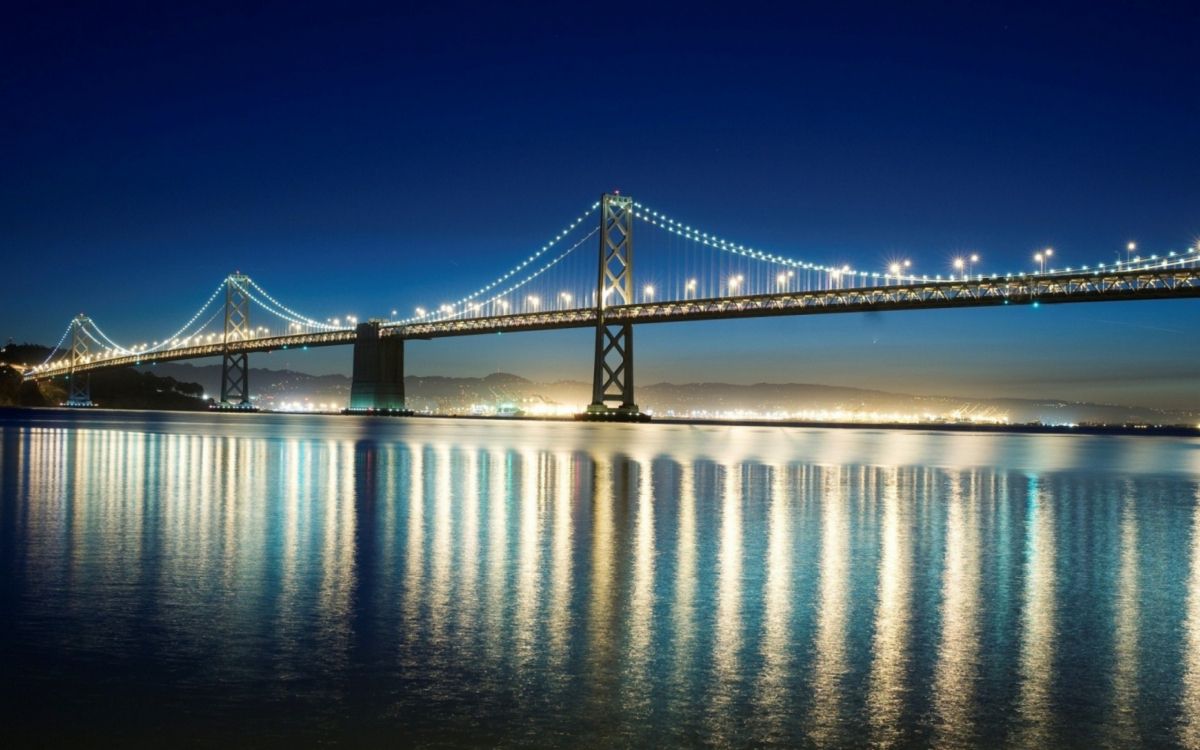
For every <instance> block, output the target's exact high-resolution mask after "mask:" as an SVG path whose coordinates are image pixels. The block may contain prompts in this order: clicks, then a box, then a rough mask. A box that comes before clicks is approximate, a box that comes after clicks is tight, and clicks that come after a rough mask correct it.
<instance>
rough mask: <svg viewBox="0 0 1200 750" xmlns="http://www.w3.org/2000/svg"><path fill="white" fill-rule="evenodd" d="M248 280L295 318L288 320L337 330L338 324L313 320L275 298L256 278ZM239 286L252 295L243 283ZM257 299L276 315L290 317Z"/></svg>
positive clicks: (273, 302)
mask: <svg viewBox="0 0 1200 750" xmlns="http://www.w3.org/2000/svg"><path fill="white" fill-rule="evenodd" d="M246 281H248V282H249V283H250V286H251V287H253V288H254V289H256V290H257V291H258V293H259V294H261V295H262V296H263V297H265V298H266V299H267V300H268V301H269V302H271V304H273V305H274V306H275V307H277V308H279V310H281V311H282V312H283V313H286V315H290V316H292V317H293V318H294V319H293V320H289V321H288V322H291V323H297V324H300V325H307V326H312V327H314V328H324V329H326V330H337V328H338V326H332V325H329V324H327V323H321V322H319V321H316V320H313V319H312V318H310V317H308V316H307V315H303V314H301V313H298V312H296V311H295V310H293V309H291V308H290V307H288V306H287V305H285V304H283V303H282V302H280V301H279V300H277V299H275V298H274V297H272V296H271V295H270V294H268V293H267V290H266V289H263V288H262V287H261V286H259V285H258V282H256V281H255V280H254V279H251V278H249V277H247V278H246ZM234 283H235V284H237V282H234ZM237 287H238V289H241V290H242V291H243V292H245V293H246V295H247V296H250V290H248V289H246V288H245V287H244V286H242V285H241V284H237ZM251 299H255V298H254V297H251ZM255 301H256V302H258V304H259V305H260V306H261V307H263V308H264V309H266V310H268V311H270V312H272V313H274V314H275V315H278V316H279V317H281V318H284V319H285V320H287V319H288V318H287V317H286V315H284V314H281V313H280V312H276V311H275V310H271V308H270V306H268V305H266V304H265V303H263V302H262V301H260V300H257V299H255Z"/></svg>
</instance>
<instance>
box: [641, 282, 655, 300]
mask: <svg viewBox="0 0 1200 750" xmlns="http://www.w3.org/2000/svg"><path fill="white" fill-rule="evenodd" d="M642 297H643V298H645V299H647V300H652V299H654V285H653V284H647V285H646V286H644V287H642Z"/></svg>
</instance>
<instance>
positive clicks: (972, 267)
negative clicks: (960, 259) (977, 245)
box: [967, 253, 979, 276]
mask: <svg viewBox="0 0 1200 750" xmlns="http://www.w3.org/2000/svg"><path fill="white" fill-rule="evenodd" d="M968 260H969V263H968V265H967V275H968V276H971V275H974V273H975V264H976V263H978V262H979V253H971V257H970V258H969V259H968Z"/></svg>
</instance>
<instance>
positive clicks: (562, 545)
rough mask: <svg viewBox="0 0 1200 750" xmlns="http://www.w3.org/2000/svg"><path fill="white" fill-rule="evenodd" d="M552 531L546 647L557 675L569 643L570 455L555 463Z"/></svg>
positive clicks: (571, 545) (572, 471)
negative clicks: (551, 566) (551, 562)
mask: <svg viewBox="0 0 1200 750" xmlns="http://www.w3.org/2000/svg"><path fill="white" fill-rule="evenodd" d="M554 468H555V474H554V508H553V513H554V527H553V538H552V540H551V544H552V553H551V554H552V558H553V560H552V561H553V568H552V569H551V573H550V587H551V590H550V612H549V617H548V621H549V622H548V630H549V638H548V643H547V647H548V649H549V657H550V664H551V667H552V668H553V669H554V670H555V673H556V674H562V673H561V671H560V670H561V669H562V666H563V664H564V662H565V661H566V658H567V647H568V645H569V644H570V639H571V626H572V621H571V592H572V589H573V587H572V585H571V576H572V574H573V570H572V567H573V566H572V564H571V551H572V549H573V547H574V544H575V539H574V530H573V528H572V516H571V512H572V502H571V500H572V497H573V494H574V491H575V487H574V480H575V477H576V475H575V466H574V463H573V461H572V460H571V456H570V454H567V453H563V454H560V455H559V456H557V457H556V459H555V462H554Z"/></svg>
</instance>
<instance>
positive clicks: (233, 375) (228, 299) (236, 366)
mask: <svg viewBox="0 0 1200 750" xmlns="http://www.w3.org/2000/svg"><path fill="white" fill-rule="evenodd" d="M249 281H250V279H249V278H248V277H246V276H245V275H243V274H241V273H234V274H231V275H230V276H228V277H227V278H226V279H225V338H224V352H223V355H222V357H223V358H222V362H221V407H222V408H225V409H250V408H251V405H250V364H249V355H248V354H246V352H245V351H239V352H231V351H230V350H229V346H230V344H232V343H234V342H237V341H246V340H247V339H249V338H250V337H251V334H252V333H253V331H252V330H251V329H250V295H249V294H247V293H246V286H247V284H248V283H249Z"/></svg>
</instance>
